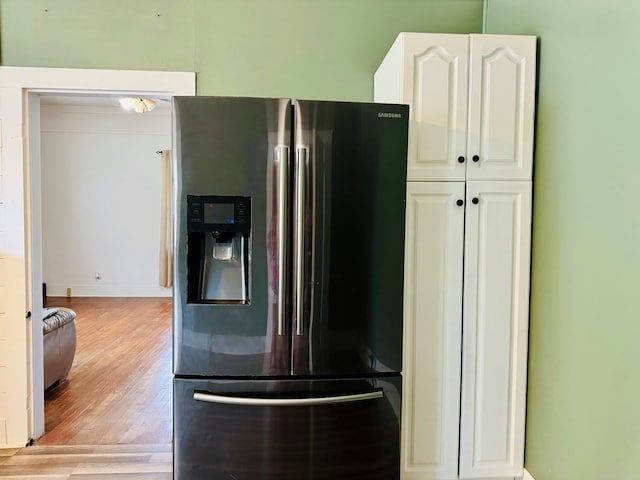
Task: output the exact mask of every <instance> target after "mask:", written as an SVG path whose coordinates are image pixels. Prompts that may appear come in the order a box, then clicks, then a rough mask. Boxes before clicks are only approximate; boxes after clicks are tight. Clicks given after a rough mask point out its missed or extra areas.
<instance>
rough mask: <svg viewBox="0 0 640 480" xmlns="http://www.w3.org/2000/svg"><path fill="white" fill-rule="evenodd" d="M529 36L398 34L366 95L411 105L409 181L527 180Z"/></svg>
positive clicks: (531, 94) (532, 70)
mask: <svg viewBox="0 0 640 480" xmlns="http://www.w3.org/2000/svg"><path fill="white" fill-rule="evenodd" d="M535 77H536V39H535V37H533V36H514V35H447V34H429V33H401V34H400V35H399V36H398V38H397V39H396V41H395V42H394V44H393V45H392V47H391V49H390V50H389V52H388V53H387V55H386V57H385V58H384V60H383V62H382V64H381V65H380V67H379V68H378V70H377V71H376V74H375V77H374V100H375V101H377V102H392V103H405V104H409V105H410V106H411V113H410V118H411V120H410V129H409V158H408V172H407V173H408V176H407V179H408V180H409V181H464V180H529V179H530V178H531V170H532V159H533V126H534V125H533V123H534V105H535Z"/></svg>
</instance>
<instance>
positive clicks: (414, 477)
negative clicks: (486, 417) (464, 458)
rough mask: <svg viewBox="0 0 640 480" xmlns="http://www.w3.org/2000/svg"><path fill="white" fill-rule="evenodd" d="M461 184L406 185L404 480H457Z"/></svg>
mask: <svg viewBox="0 0 640 480" xmlns="http://www.w3.org/2000/svg"><path fill="white" fill-rule="evenodd" d="M464 189H465V186H464V182H448V183H447V182H442V183H437V182H428V183H425V182H423V183H417V182H409V183H408V185H407V228H406V239H407V241H406V257H405V258H406V260H405V320H404V360H403V379H404V384H403V411H402V467H401V468H402V479H403V480H432V479H437V480H449V479H455V478H457V475H458V433H459V414H460V355H461V341H462V340H461V334H462V331H461V328H462V321H461V320H462V253H463V234H464V206H463V202H464Z"/></svg>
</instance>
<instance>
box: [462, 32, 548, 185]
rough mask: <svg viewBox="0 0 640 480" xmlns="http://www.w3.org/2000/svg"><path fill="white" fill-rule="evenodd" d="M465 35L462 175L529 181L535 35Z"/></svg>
mask: <svg viewBox="0 0 640 480" xmlns="http://www.w3.org/2000/svg"><path fill="white" fill-rule="evenodd" d="M470 39H471V40H470V54H469V58H470V67H469V132H468V138H469V144H468V148H467V152H468V157H469V158H468V160H469V161H468V163H467V179H469V180H531V172H532V163H533V123H534V108H535V79H536V39H535V37H531V36H517V35H470Z"/></svg>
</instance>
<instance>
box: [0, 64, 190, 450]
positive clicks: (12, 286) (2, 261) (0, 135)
mask: <svg viewBox="0 0 640 480" xmlns="http://www.w3.org/2000/svg"><path fill="white" fill-rule="evenodd" d="M43 92H56V93H60V94H115V95H121V94H122V95H125V94H126V95H132V94H133V95H141V96H142V95H151V96H153V95H158V96H160V95H161V96H173V95H195V73H193V72H153V71H126V70H80V69H54V68H21V67H0V130H1V132H0V448H13V447H22V446H24V445H25V443H26V442H27V441H28V440H29V438H35V437H37V436H39V435H41V434H42V433H43V432H44V415H43V413H42V409H43V408H44V407H43V403H42V400H41V399H42V395H43V386H42V383H41V381H40V380H41V379H42V328H41V323H40V320H38V319H41V318H42V302H41V299H40V296H41V289H40V288H36V285H37V284H39V283H40V282H41V278H42V272H41V268H42V267H41V263H40V264H37V263H38V261H39V260H38V259H40V258H41V252H39V251H35V253H34V249H41V238H40V235H41V232H40V225H39V224H38V222H39V219H40V214H39V209H40V205H39V202H38V200H39V191H38V190H37V189H38V188H39V175H38V171H39V165H36V167H35V168H33V170H32V165H33V162H34V161H36V162H39V151H33V150H35V149H37V148H39V147H38V145H39V143H38V142H36V141H31V140H30V139H29V138H25V137H26V136H27V135H36V134H38V133H39V132H35V131H33V130H30V121H33V122H37V118H38V117H37V115H35V113H34V108H35V107H34V106H33V105H34V103H36V104H37V99H36V98H34V97H33V94H34V93H35V94H38V93H43ZM30 98H31V106H30V101H29V99H30ZM36 106H37V105H36ZM33 126H34V125H31V127H33ZM32 182H33V184H32ZM32 259H33V260H36V261H34V262H32ZM27 311H31V312H32V319H31V320H29V321H27V320H26V318H25V314H26V312H27Z"/></svg>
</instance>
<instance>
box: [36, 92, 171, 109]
mask: <svg viewBox="0 0 640 480" xmlns="http://www.w3.org/2000/svg"><path fill="white" fill-rule="evenodd" d="M119 98H120V96H115V95H61V94H59V93H41V94H40V104H41V105H65V106H75V107H86V106H89V107H118V108H120V105H119V104H118V99H119ZM151 98H153V99H154V100H156V102H157V103H156V109H157V110H164V109H167V110H168V109H170V108H171V101H170V99H169V97H151Z"/></svg>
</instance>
